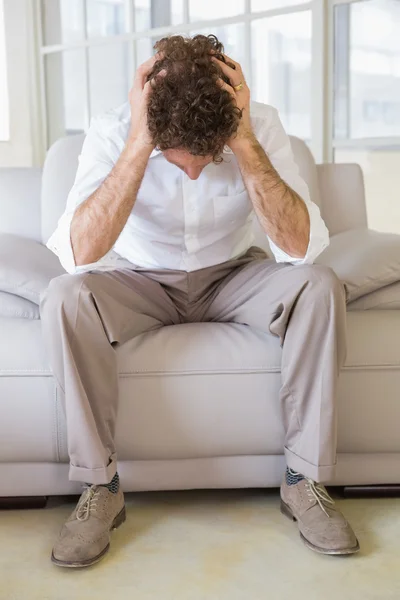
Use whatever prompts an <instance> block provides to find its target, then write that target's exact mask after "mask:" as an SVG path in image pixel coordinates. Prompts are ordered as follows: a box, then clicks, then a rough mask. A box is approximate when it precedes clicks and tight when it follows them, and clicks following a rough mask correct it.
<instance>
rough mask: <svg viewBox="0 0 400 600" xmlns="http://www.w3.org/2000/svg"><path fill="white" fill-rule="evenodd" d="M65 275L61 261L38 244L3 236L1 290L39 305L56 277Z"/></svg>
mask: <svg viewBox="0 0 400 600" xmlns="http://www.w3.org/2000/svg"><path fill="white" fill-rule="evenodd" d="M63 273H65V271H64V269H63V268H62V266H61V265H60V262H59V260H58V258H57V257H56V256H55V255H54V254H53V253H52V252H50V250H49V249H48V248H46V246H43V245H42V244H40V243H39V242H35V241H33V240H29V239H27V238H23V237H19V236H17V235H12V234H9V233H0V291H2V292H7V293H9V294H15V295H17V296H20V297H21V298H25V299H26V300H30V302H33V303H34V304H37V305H38V304H39V302H40V294H41V293H42V292H43V291H44V290H45V289H46V288H47V286H48V285H49V283H50V281H51V280H52V279H53V278H54V277H58V276H59V275H62V274H63Z"/></svg>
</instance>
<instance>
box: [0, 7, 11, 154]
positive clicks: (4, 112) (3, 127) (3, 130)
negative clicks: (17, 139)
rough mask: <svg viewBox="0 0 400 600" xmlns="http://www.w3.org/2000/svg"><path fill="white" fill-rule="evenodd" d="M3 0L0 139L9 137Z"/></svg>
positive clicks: (0, 50) (0, 63)
mask: <svg viewBox="0 0 400 600" xmlns="http://www.w3.org/2000/svg"><path fill="white" fill-rule="evenodd" d="M9 116H10V115H9V104H8V85H7V64H6V45H5V35H4V13H3V1H2V0H0V141H1V142H5V141H7V140H8V139H9V138H10V131H9V126H10V124H9Z"/></svg>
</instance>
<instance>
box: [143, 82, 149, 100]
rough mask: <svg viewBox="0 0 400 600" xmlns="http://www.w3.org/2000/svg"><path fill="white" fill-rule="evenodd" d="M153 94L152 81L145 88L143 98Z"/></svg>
mask: <svg viewBox="0 0 400 600" xmlns="http://www.w3.org/2000/svg"><path fill="white" fill-rule="evenodd" d="M150 92H151V81H147V82H146V83H145V84H144V87H143V96H145V97H146V96H148V95H149V94H150Z"/></svg>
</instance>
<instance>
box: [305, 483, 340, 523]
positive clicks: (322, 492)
mask: <svg viewBox="0 0 400 600" xmlns="http://www.w3.org/2000/svg"><path fill="white" fill-rule="evenodd" d="M306 489H307V494H308V496H309V497H310V502H312V497H313V498H315V500H316V501H317V502H318V504H319V507H320V508H321V510H323V511H324V513H325V514H326V516H327V517H330V514H329V513H328V511H327V510H326V509H327V508H330V507H331V506H335V501H334V500H333V499H332V498H331V497H330V495H329V494H328V492H327V491H326V489H325V487H324V486H323V485H322V484H320V483H316V482H315V481H313V480H312V479H308V478H307V477H306Z"/></svg>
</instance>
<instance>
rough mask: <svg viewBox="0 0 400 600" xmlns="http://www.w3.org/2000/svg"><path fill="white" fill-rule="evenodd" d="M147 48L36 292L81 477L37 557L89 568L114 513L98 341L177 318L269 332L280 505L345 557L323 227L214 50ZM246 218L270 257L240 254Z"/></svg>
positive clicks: (99, 132)
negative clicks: (280, 444)
mask: <svg viewBox="0 0 400 600" xmlns="http://www.w3.org/2000/svg"><path fill="white" fill-rule="evenodd" d="M156 49H157V51H158V54H157V55H156V56H155V57H153V58H152V59H150V60H149V61H147V62H146V63H145V64H143V65H142V66H141V67H140V68H139V69H138V71H137V74H136V77H135V81H134V84H133V88H132V90H131V93H130V102H129V104H127V105H124V106H123V107H122V108H120V109H118V110H116V111H111V112H109V113H108V114H106V115H105V116H102V117H100V118H97V119H94V120H93V122H92V124H91V127H90V130H89V132H88V135H87V137H86V140H85V143H84V146H83V150H82V154H81V157H80V163H79V168H78V173H77V176H76V181H75V184H74V186H73V188H72V190H71V193H70V195H69V198H68V203H67V209H66V212H65V214H64V215H63V217H62V218H61V219H60V222H59V225H58V228H57V230H56V232H55V233H54V234H53V236H52V237H51V239H50V240H49V243H48V246H49V248H51V249H52V250H53V251H54V252H56V253H57V254H58V256H59V257H60V260H61V262H62V264H63V265H64V267H65V269H66V270H67V271H68V272H69V273H70V274H69V275H64V276H62V277H59V278H57V279H55V280H53V281H52V282H51V284H50V286H49V289H48V290H47V292H46V294H45V297H44V298H43V302H42V307H41V310H42V320H43V330H44V335H45V338H46V340H47V344H48V348H49V356H50V357H51V361H52V368H53V372H54V375H55V377H56V380H57V383H58V386H59V388H60V391H61V394H62V397H63V401H64V405H65V411H66V418H67V428H68V449H69V454H70V461H71V466H70V478H71V479H72V480H76V481H82V482H85V483H86V484H87V488H86V490H85V491H84V492H83V494H82V496H81V498H80V500H79V503H78V505H77V507H76V509H75V510H74V512H73V513H72V515H71V517H70V518H69V520H68V521H67V523H66V524H65V526H64V527H63V529H62V531H61V533H60V537H59V538H58V540H57V542H56V544H55V547H54V549H53V554H52V560H53V562H55V563H56V564H57V565H60V566H66V567H71V566H73V567H84V566H88V565H91V564H93V563H95V562H97V561H98V560H100V559H101V558H102V557H103V556H104V554H105V553H106V552H107V550H108V548H109V544H110V530H111V529H112V528H114V527H116V526H118V525H120V524H121V523H122V522H123V521H124V519H125V508H124V498H123V494H122V491H121V488H120V486H119V477H118V473H117V457H116V452H115V443H114V433H115V422H116V416H117V399H118V375H117V368H116V360H115V350H114V346H113V345H115V344H123V343H124V342H126V341H127V340H129V339H132V338H133V337H135V336H137V335H139V334H141V333H143V332H146V331H150V330H153V329H156V328H159V327H161V326H163V325H173V324H178V323H184V322H188V321H191V322H193V321H215V322H217V321H223V322H236V323H243V324H247V325H249V326H250V327H256V328H258V329H262V330H264V331H265V332H267V333H269V334H272V335H275V336H278V337H279V338H280V340H281V343H282V346H283V354H282V389H281V402H282V407H283V415H284V425H285V429H286V443H285V454H286V459H287V465H288V467H287V471H286V476H285V478H284V481H283V484H282V488H281V497H282V510H283V511H284V512H285V513H286V514H287V515H288V516H289V517H290V518H291V519H293V520H294V521H297V523H298V527H299V530H300V534H301V537H302V539H303V541H304V542H305V543H306V544H307V545H308V546H309V547H310V548H312V549H313V550H316V551H318V552H322V553H325V554H352V553H354V552H356V551H357V550H358V549H359V546H358V542H357V539H356V537H355V535H354V533H353V531H352V530H351V528H350V526H349V525H348V523H347V522H346V520H345V518H344V517H343V515H341V513H340V512H339V511H338V510H337V509H336V507H335V505H334V502H333V500H332V499H331V498H330V497H329V495H328V493H327V492H326V490H325V488H324V487H323V486H322V485H321V484H320V483H318V482H321V481H324V480H325V481H327V480H330V479H331V478H332V477H333V475H334V470H335V462H336V408H335V391H336V383H337V378H338V374H339V370H340V368H341V366H342V364H343V361H344V357H345V294H344V289H343V286H342V285H341V284H340V282H339V281H338V279H337V278H336V276H335V275H334V274H333V272H332V271H331V270H329V269H326V268H323V267H321V266H312V263H313V261H314V259H315V258H316V257H317V256H318V254H319V253H320V252H321V251H322V250H323V249H324V248H325V247H326V246H327V245H328V243H329V239H328V232H327V229H326V227H325V225H324V223H323V221H322V219H321V217H320V214H319V210H318V208H317V207H316V206H315V205H314V204H313V203H312V202H311V201H310V198H309V193H308V189H307V186H306V184H305V183H304V181H303V180H302V179H301V178H300V176H299V174H298V169H297V167H296V165H295V163H294V161H293V156H292V153H291V149H290V143H289V140H288V137H287V136H286V134H285V132H284V130H283V128H282V126H281V124H280V121H279V118H278V116H277V112H276V111H275V109H273V108H271V107H269V106H262V105H254V106H252V112H251V115H250V92H249V89H248V87H247V85H246V82H245V79H244V75H243V72H242V69H241V67H240V65H239V64H238V63H236V62H235V61H233V60H232V59H230V58H228V57H226V56H225V55H223V48H222V44H220V42H219V41H218V40H217V39H216V38H215V37H214V36H208V37H205V36H196V37H194V38H193V39H190V38H183V37H180V36H172V37H170V38H166V39H163V40H161V41H160V42H158V43H157V44H156ZM254 214H255V215H256V216H257V218H258V220H259V222H260V224H261V226H262V228H263V230H264V231H265V234H266V236H268V239H269V242H270V246H271V249H272V251H273V253H274V255H275V259H276V262H275V261H273V260H270V259H268V258H267V256H266V254H265V253H264V252H263V251H261V250H260V249H258V248H254V247H252V240H253V238H252V217H253V215H254ZM189 273H190V277H189V275H188V274H189ZM304 347H306V348H307V352H304V351H303V348H304Z"/></svg>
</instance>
